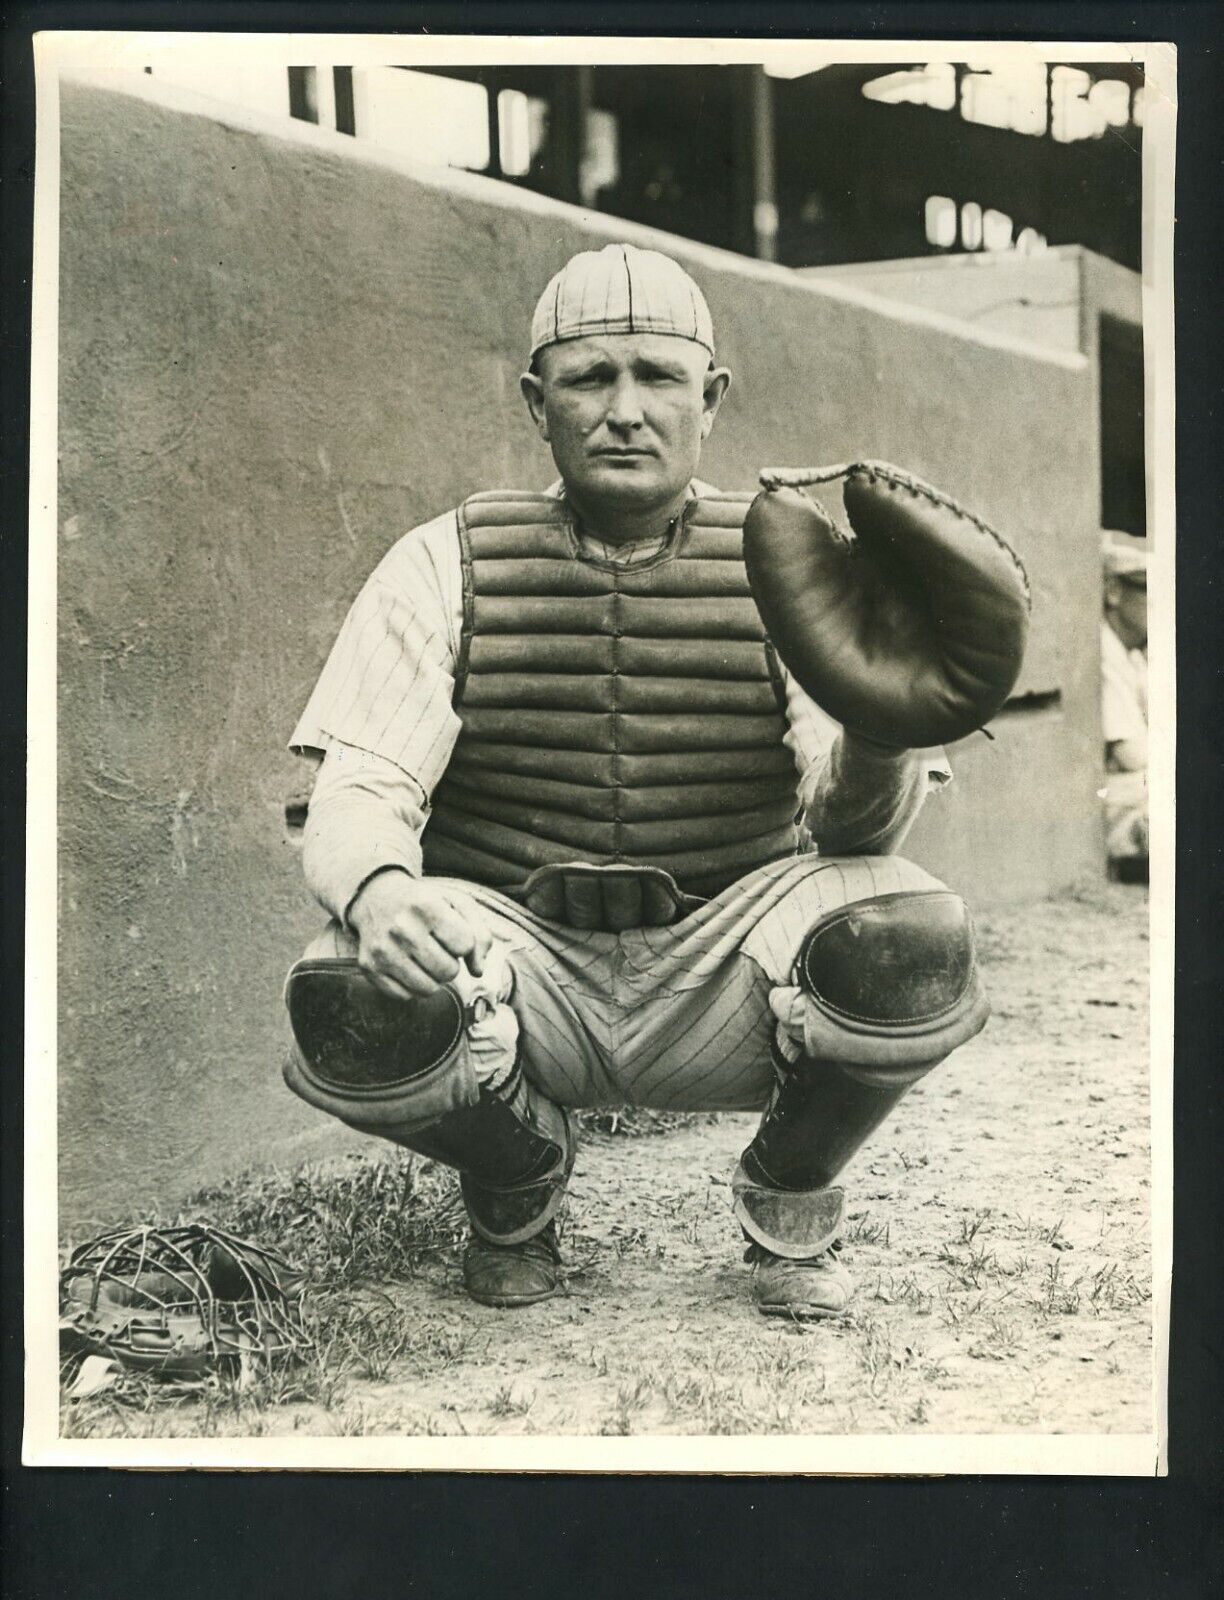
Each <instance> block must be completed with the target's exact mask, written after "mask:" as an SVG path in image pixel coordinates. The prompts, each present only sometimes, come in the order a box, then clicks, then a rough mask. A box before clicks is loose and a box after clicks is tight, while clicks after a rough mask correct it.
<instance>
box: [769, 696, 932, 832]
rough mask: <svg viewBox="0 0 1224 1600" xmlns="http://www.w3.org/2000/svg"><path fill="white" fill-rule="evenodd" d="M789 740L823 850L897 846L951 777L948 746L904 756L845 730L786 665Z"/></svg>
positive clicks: (801, 793) (807, 817)
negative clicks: (930, 798)
mask: <svg viewBox="0 0 1224 1600" xmlns="http://www.w3.org/2000/svg"><path fill="white" fill-rule="evenodd" d="M783 680H784V683H785V685H786V708H787V716H788V719H789V722H790V731H789V733H788V735H787V743H788V744H789V745H790V747H791V750H792V752H793V753H794V756H795V762H796V765H797V766H798V768H799V799H800V803H801V804H802V806H803V807H804V811H805V821H806V824H807V828H808V831H809V833H810V834H811V836H812V840H813V843H814V844H815V846H816V848H817V850H819V851H820V853H821V854H822V855H841V856H848V855H888V854H889V853H891V852H892V851H894V850H897V849H898V848H899V847H900V845H901V842H902V840H903V839H904V838H905V835H906V834H907V833H908V832H909V830H910V828H911V827H912V825H913V823H914V820H915V819H916V817H917V816H918V813H919V811H920V810H921V809H922V804H923V801H924V800H925V799H926V797H927V795H928V793H929V792H930V791H931V790H932V789H934V788H942V787H943V785H944V784H946V783H950V782H951V780H952V768H951V767H950V766H949V764H948V758H947V756H946V755H945V753H944V752H943V750H904V751H900V752H898V753H897V754H893V753H891V752H889V751H885V750H880V749H878V748H877V747H876V746H874V745H870V744H865V743H864V742H863V741H862V740H860V739H856V738H855V737H854V736H853V734H848V733H846V732H845V731H844V730H843V729H841V728H840V727H839V726H838V724H837V723H836V722H834V721H833V719H832V717H830V716H829V715H828V714H827V713H826V712H824V711H822V710H821V709H820V707H819V706H818V705H817V704H816V703H815V701H813V700H812V699H811V698H810V697H809V696H808V695H806V694H805V693H804V691H803V690H802V689H801V688H800V687H799V685H798V684H797V683H796V682H795V681H794V679H793V678H792V677H791V676H790V674H789V673H787V672H786V671H785V669H783Z"/></svg>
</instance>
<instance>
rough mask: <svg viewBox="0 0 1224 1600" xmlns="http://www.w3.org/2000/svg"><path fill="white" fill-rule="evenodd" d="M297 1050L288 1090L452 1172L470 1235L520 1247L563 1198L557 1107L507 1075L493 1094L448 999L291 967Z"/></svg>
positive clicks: (325, 967)
mask: <svg viewBox="0 0 1224 1600" xmlns="http://www.w3.org/2000/svg"><path fill="white" fill-rule="evenodd" d="M285 1003H286V1005H287V1006H288V1009H289V1018H290V1022H291V1023H292V1026H293V1034H294V1047H293V1049H292V1050H291V1051H290V1052H289V1056H288V1058H287V1060H286V1063H285V1082H286V1083H287V1084H288V1086H289V1088H291V1089H292V1090H293V1091H294V1093H295V1094H298V1095H300V1096H301V1097H302V1099H304V1100H306V1101H308V1102H309V1103H310V1104H311V1105H313V1106H317V1107H318V1108H319V1109H320V1110H322V1111H329V1112H331V1114H332V1115H333V1116H336V1117H339V1118H340V1119H341V1120H342V1121H343V1122H346V1123H348V1125H349V1126H350V1127H353V1128H357V1129H359V1130H360V1131H361V1132H363V1133H371V1134H377V1135H379V1136H380V1137H382V1138H384V1139H390V1140H392V1141H393V1142H394V1143H396V1144H400V1145H403V1146H405V1147H406V1148H407V1149H409V1150H415V1151H416V1152H417V1153H418V1154H420V1155H424V1156H428V1157H430V1158H431V1159H432V1160H435V1161H442V1162H445V1163H446V1164H447V1165H449V1166H453V1167H457V1168H458V1170H459V1174H460V1187H461V1188H462V1191H463V1198H464V1202H465V1204H466V1206H467V1209H468V1216H469V1218H470V1219H471V1223H472V1226H473V1228H475V1230H476V1231H477V1233H479V1234H481V1235H482V1236H483V1237H484V1238H486V1239H489V1240H491V1241H492V1242H493V1243H495V1244H516V1243H519V1242H520V1241H521V1240H523V1239H529V1238H531V1237H532V1236H533V1235H534V1234H537V1233H539V1232H540V1231H541V1230H542V1229H543V1228H545V1227H546V1226H547V1225H548V1223H549V1222H550V1221H551V1220H552V1218H553V1216H554V1215H555V1214H556V1212H557V1210H558V1208H559V1206H560V1204H561V1201H562V1199H563V1197H564V1191H565V1183H566V1180H567V1178H568V1177H569V1172H570V1168H571V1167H572V1165H573V1159H574V1151H575V1144H576V1141H575V1137H574V1132H573V1128H572V1125H571V1123H570V1120H569V1118H568V1116H567V1115H566V1113H565V1112H564V1111H563V1110H562V1108H561V1107H560V1106H557V1105H554V1104H553V1102H552V1101H550V1100H547V1099H545V1097H544V1096H543V1095H541V1094H540V1093H539V1092H538V1091H537V1090H535V1089H533V1088H532V1087H531V1086H530V1085H529V1084H528V1083H527V1081H526V1079H525V1078H524V1076H523V1072H522V1066H521V1064H520V1063H519V1062H516V1063H515V1066H514V1070H513V1071H512V1072H511V1075H510V1077H509V1079H508V1080H507V1081H506V1082H505V1083H504V1084H502V1085H501V1086H499V1087H498V1088H497V1089H496V1090H491V1089H489V1088H487V1087H486V1086H485V1085H483V1084H482V1083H481V1082H480V1081H479V1079H478V1078H477V1075H476V1071H475V1069H474V1067H473V1065H472V1060H471V1055H470V1052H469V1050H468V1047H467V1041H466V1037H465V1031H464V1023H465V1019H464V1011H463V1006H462V1004H461V1002H460V1000H459V997H458V996H457V995H456V994H455V993H454V991H453V990H451V989H449V988H443V989H438V990H436V991H435V992H434V993H433V994H432V995H428V996H426V997H424V998H422V999H417V1000H397V999H393V998H392V997H391V996H389V995H385V994H383V993H382V991H381V990H379V989H377V988H375V986H374V985H373V984H372V983H371V982H370V981H369V979H368V978H367V977H366V976H365V974H364V973H363V972H362V970H361V968H360V966H359V965H358V963H357V962H356V961H355V960H352V959H349V958H341V957H337V958H320V959H314V960H310V959H308V960H305V961H299V962H298V964H297V965H296V966H295V967H294V968H293V970H292V971H291V972H290V974H289V978H288V981H287V983H286V986H285Z"/></svg>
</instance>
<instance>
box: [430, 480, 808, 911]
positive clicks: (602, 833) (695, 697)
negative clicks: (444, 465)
mask: <svg viewBox="0 0 1224 1600" xmlns="http://www.w3.org/2000/svg"><path fill="white" fill-rule="evenodd" d="M750 503H751V497H750V496H726V497H721V496H720V497H716V498H714V499H712V500H708V501H707V500H701V501H696V502H692V503H690V505H689V506H688V507H687V508H686V512H685V514H684V516H683V517H682V519H681V522H680V525H679V527H678V529H677V531H676V534H675V536H674V538H673V540H672V543H671V545H670V546H669V547H668V548H666V549H665V550H664V551H662V552H661V553H660V555H659V556H658V557H655V558H652V559H651V560H649V561H646V562H643V563H641V564H640V565H638V566H635V567H633V568H625V567H624V566H619V565H617V564H616V563H614V562H609V561H606V560H590V559H588V558H587V557H586V556H585V555H584V554H583V553H582V551H581V549H580V547H579V545H578V542H577V540H576V538H575V536H574V532H573V529H572V527H571V526H570V523H569V521H568V515H567V511H566V508H565V506H564V504H563V503H562V502H559V501H556V500H552V499H549V498H547V497H534V496H530V495H527V496H524V495H520V494H514V495H500V494H493V495H479V496H476V497H474V498H473V499H472V500H469V501H468V502H467V504H466V505H465V506H464V508H463V510H462V512H461V518H460V525H461V537H462V544H463V557H464V593H465V619H464V624H465V625H464V647H463V652H462V660H461V669H460V672H459V674H458V684H457V693H456V709H457V710H458V712H459V715H460V718H461V721H462V724H463V726H462V731H461V733H460V735H459V739H458V741H457V743H456V746H455V750H454V753H453V755H452V758H451V762H450V765H449V767H448V769H447V774H446V777H445V779H444V780H443V782H442V783H441V784H439V785H438V787H437V789H436V790H435V792H434V795H433V809H432V814H431V817H430V821H429V825H428V827H427V829H426V832H425V836H424V841H423V842H424V849H425V864H426V870H427V871H429V872H444V873H448V874H458V875H466V876H472V877H475V878H477V879H478V881H481V882H486V883H490V884H492V885H494V886H496V887H499V888H505V887H512V886H515V885H517V884H518V883H521V882H522V880H523V878H524V877H525V876H526V875H527V873H528V872H530V871H531V870H533V869H534V868H536V867H538V866H544V865H552V864H555V863H557V862H564V861H588V862H593V863H604V862H606V863H613V862H620V861H633V862H635V863H640V864H644V865H655V866H660V867H663V868H665V869H666V870H668V871H669V872H671V873H672V874H673V875H674V876H676V877H677V879H678V881H679V882H680V885H681V887H682V888H688V892H712V891H711V886H717V887H721V886H722V885H723V884H725V883H728V882H731V881H733V880H734V879H735V878H737V877H739V876H742V875H743V874H744V873H745V872H748V871H751V870H752V869H753V868H754V867H757V866H760V865H762V864H763V863H764V862H766V861H770V860H775V859H777V858H778V857H779V856H783V855H788V854H791V853H792V852H793V851H794V850H795V849H796V847H797V839H798V835H797V831H796V828H795V822H794V819H795V811H796V783H797V774H796V771H795V766H794V759H793V757H792V756H791V754H790V752H789V751H788V750H787V749H786V747H785V745H784V744H783V738H784V735H785V733H786V726H787V724H786V717H785V710H784V705H783V699H782V693H781V685H780V678H779V674H778V671H777V668H776V664H775V662H774V661H773V659H772V656H771V654H770V650H769V647H768V645H767V642H766V639H765V635H764V630H763V628H762V626H761V622H760V618H759V617H758V615H757V610H756V605H755V603H754V601H753V599H752V596H751V593H750V591H749V588H748V581H747V577H746V574H745V571H744V564H743V558H742V551H741V544H742V534H741V528H742V522H743V517H744V514H745V512H746V510H747V507H748V505H749V504H750ZM686 877H687V879H690V880H691V881H692V882H693V883H696V882H700V883H701V884H702V885H703V886H704V888H703V890H702V891H697V890H695V889H692V888H689V884H688V882H686Z"/></svg>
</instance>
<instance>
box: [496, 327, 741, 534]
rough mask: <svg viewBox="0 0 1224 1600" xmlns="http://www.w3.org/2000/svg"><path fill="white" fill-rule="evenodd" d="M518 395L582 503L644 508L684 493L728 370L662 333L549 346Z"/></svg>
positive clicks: (700, 350)
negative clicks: (524, 401)
mask: <svg viewBox="0 0 1224 1600" xmlns="http://www.w3.org/2000/svg"><path fill="white" fill-rule="evenodd" d="M537 367H538V372H536V373H530V372H529V373H525V374H524V375H523V379H522V388H523V395H524V398H525V399H526V401H527V404H528V407H529V408H530V410H531V415H532V418H533V419H534V421H535V424H536V426H537V427H538V428H539V430H540V433H541V435H542V436H543V437H544V438H545V439H546V440H547V441H548V443H549V446H550V447H551V449H552V454H553V460H554V461H555V462H556V464H557V470H558V472H559V473H560V474H561V478H562V480H563V482H564V483H565V486H566V488H567V489H568V490H569V491H570V492H571V493H572V495H573V497H574V499H575V500H576V501H577V502H578V504H579V505H580V506H582V507H584V508H586V509H589V510H592V511H597V510H599V509H603V508H606V509H608V510H616V509H624V510H638V511H641V510H649V509H651V508H652V507H654V506H660V507H661V506H664V505H666V504H667V503H669V502H670V501H673V500H674V499H675V498H676V497H677V496H678V495H680V494H681V493H683V491H684V489H685V488H686V486H687V485H688V482H689V480H690V478H691V477H692V476H693V473H694V472H695V470H696V468H697V461H698V458H699V456H700V455H701V446H702V443H703V441H704V440H705V438H706V436H707V435H708V433H709V431H710V428H711V427H712V426H713V422H714V416H715V414H716V412H717V411H718V407H719V404H720V403H721V401H722V397H723V394H724V392H725V391H726V387H727V384H728V382H729V381H730V374H729V373H728V372H727V371H726V369H725V368H717V369H714V368H711V367H710V364H709V356H708V354H707V352H706V351H705V349H704V348H703V347H702V346H701V345H698V344H695V343H693V341H692V340H690V339H679V338H675V337H673V336H671V335H668V334H649V333H622V334H604V335H598V336H594V335H593V336H591V337H589V338H585V339H571V340H568V341H566V342H565V343H563V344H555V345H549V346H548V347H547V348H545V349H544V350H542V351H541V352H540V354H539V357H538V360H537Z"/></svg>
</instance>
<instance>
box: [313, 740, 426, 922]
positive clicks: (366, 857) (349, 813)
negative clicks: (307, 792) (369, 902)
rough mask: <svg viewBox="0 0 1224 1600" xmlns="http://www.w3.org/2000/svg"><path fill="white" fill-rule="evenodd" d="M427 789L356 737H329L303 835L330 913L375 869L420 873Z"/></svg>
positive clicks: (340, 914)
mask: <svg viewBox="0 0 1224 1600" xmlns="http://www.w3.org/2000/svg"><path fill="white" fill-rule="evenodd" d="M425 818H426V805H425V796H424V795H423V794H422V792H421V790H420V789H419V788H418V787H417V785H416V783H415V782H414V781H413V780H412V779H411V778H410V777H409V776H408V774H407V773H406V772H404V770H403V769H402V768H401V767H398V766H396V764H395V763H394V762H392V761H387V760H384V758H383V757H382V756H377V755H372V754H371V753H370V752H369V751H368V750H359V749H357V748H356V746H355V745H349V744H340V743H338V742H334V741H333V742H332V744H331V745H329V747H328V750H327V754H326V755H325V756H324V758H323V762H322V765H321V766H320V767H319V771H318V776H317V777H316V778H315V786H314V793H313V794H312V795H311V797H310V810H309V812H308V813H307V817H306V829H305V832H304V834H303V836H302V867H303V870H304V872H305V874H306V882H307V883H308V884H309V885H310V888H311V890H312V892H313V893H314V895H315V897H316V899H318V900H319V901H320V902H321V903H322V905H323V906H325V907H326V909H327V910H328V911H330V912H331V914H332V916H333V917H336V918H338V919H339V921H341V922H344V923H347V921H348V912H349V908H350V906H351V905H352V903H353V901H354V900H355V899H356V898H357V895H358V893H359V891H360V890H361V889H362V888H363V887H364V886H365V884H367V883H368V882H369V880H370V879H371V878H372V877H374V875H375V874H376V873H379V872H383V871H385V870H386V869H387V868H388V867H399V868H401V869H402V870H403V871H405V872H407V873H409V874H410V875H411V876H412V877H414V878H418V877H420V875H421V833H422V830H423V829H424V827H425Z"/></svg>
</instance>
